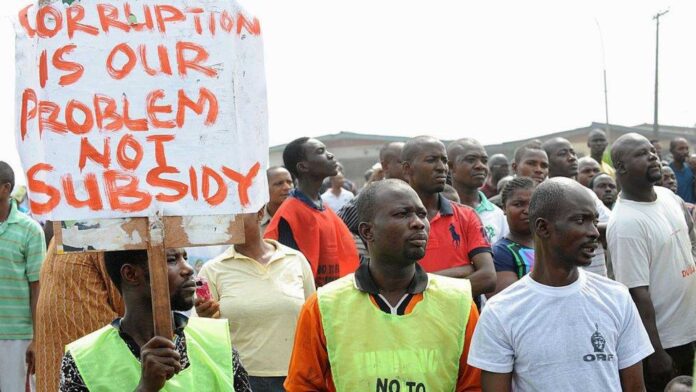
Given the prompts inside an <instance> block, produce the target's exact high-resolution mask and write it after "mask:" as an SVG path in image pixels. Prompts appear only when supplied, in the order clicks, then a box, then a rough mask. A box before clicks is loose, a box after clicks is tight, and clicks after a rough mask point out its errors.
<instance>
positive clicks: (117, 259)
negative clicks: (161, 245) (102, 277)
mask: <svg viewBox="0 0 696 392" xmlns="http://www.w3.org/2000/svg"><path fill="white" fill-rule="evenodd" d="M147 260H148V258H147V250H145V249H137V250H118V251H110V252H104V266H105V267H106V273H107V274H109V278H111V281H112V282H114V286H116V288H117V289H118V291H119V292H123V291H122V290H121V268H122V267H123V265H124V264H134V265H140V266H143V267H145V268H147Z"/></svg>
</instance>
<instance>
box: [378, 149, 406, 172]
mask: <svg viewBox="0 0 696 392" xmlns="http://www.w3.org/2000/svg"><path fill="white" fill-rule="evenodd" d="M403 149H404V143H403V142H391V143H387V144H385V145H384V146H383V147H382V148H381V149H380V150H379V162H380V163H381V164H382V170H383V172H384V177H385V178H396V179H400V180H403V179H404V174H403V171H402V170H401V152H402V150H403Z"/></svg>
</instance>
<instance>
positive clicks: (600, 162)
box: [590, 153, 602, 165]
mask: <svg viewBox="0 0 696 392" xmlns="http://www.w3.org/2000/svg"><path fill="white" fill-rule="evenodd" d="M590 156H591V157H592V159H594V160H595V161H597V163H599V164H600V165H601V164H602V153H600V154H598V155H594V154H590Z"/></svg>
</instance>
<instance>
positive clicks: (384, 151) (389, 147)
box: [379, 142, 404, 162]
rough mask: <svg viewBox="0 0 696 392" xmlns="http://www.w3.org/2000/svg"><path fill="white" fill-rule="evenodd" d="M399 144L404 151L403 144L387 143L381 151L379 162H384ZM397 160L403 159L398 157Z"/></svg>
mask: <svg viewBox="0 0 696 392" xmlns="http://www.w3.org/2000/svg"><path fill="white" fill-rule="evenodd" d="M397 144H398V145H399V148H400V149H403V146H402V144H404V143H403V142H388V143H385V144H384V145H383V146H382V148H380V149H379V161H380V162H382V161H383V160H384V159H385V158H386V157H387V153H388V152H390V151H391V150H392V148H393V147H395V146H396V145H397ZM397 158H401V157H400V156H397Z"/></svg>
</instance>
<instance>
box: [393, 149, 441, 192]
mask: <svg viewBox="0 0 696 392" xmlns="http://www.w3.org/2000/svg"><path fill="white" fill-rule="evenodd" d="M403 165H404V172H405V174H406V175H407V176H408V178H409V183H410V184H411V186H412V187H413V189H415V190H417V191H419V192H424V193H426V194H434V193H438V192H442V190H443V189H445V184H446V182H447V152H446V151H445V146H444V145H443V144H442V143H439V142H438V143H434V142H433V143H427V142H426V143H423V144H422V145H421V148H420V151H419V152H418V155H417V156H416V157H415V158H414V159H413V161H412V162H404V163H403Z"/></svg>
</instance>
